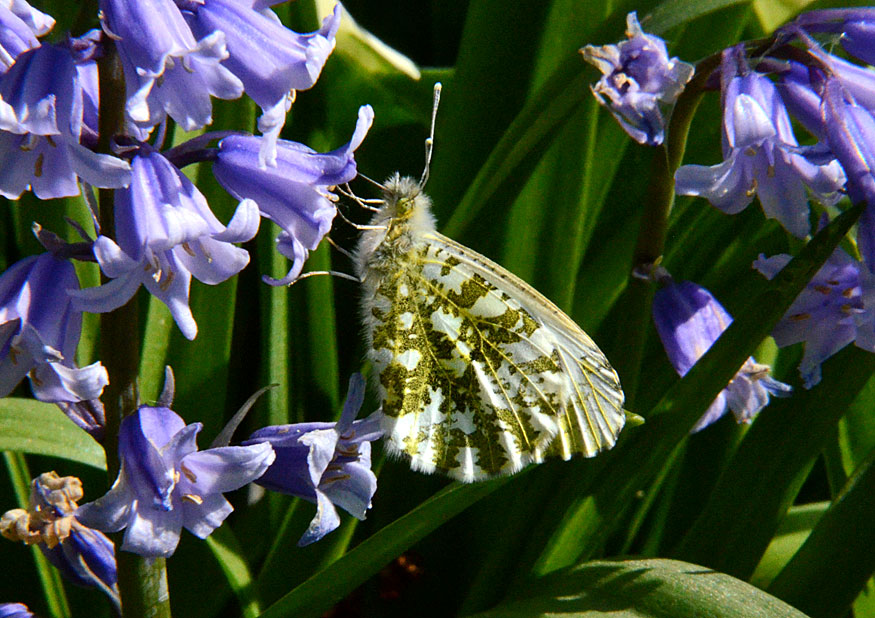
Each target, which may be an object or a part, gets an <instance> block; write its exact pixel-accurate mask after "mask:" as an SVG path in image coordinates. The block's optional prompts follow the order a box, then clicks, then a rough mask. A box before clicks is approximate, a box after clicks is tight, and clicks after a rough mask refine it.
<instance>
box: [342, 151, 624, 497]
mask: <svg viewBox="0 0 875 618" xmlns="http://www.w3.org/2000/svg"><path fill="white" fill-rule="evenodd" d="M426 169H427V168H426ZM430 207H431V200H430V199H429V198H428V196H426V195H425V193H423V190H422V186H421V182H417V181H416V180H415V179H413V178H407V177H404V178H402V177H400V176H399V175H397V174H396V175H394V176H392V177H391V178H389V179H388V180H387V181H386V182H385V183H384V186H383V200H382V206H380V207H379V208H378V209H376V212H375V214H374V215H373V217H372V220H371V222H370V225H368V226H366V228H367V229H365V230H364V231H363V233H362V236H361V238H360V240H359V245H358V249H357V251H356V254H355V266H356V271H357V275H358V277H359V278H360V280H361V282H362V286H363V297H362V306H361V308H362V315H363V321H364V325H365V332H366V334H367V345H368V356H369V358H370V360H371V362H372V365H373V368H374V370H375V372H374V373H375V377H376V382H377V387H378V390H379V394H380V398H381V400H382V414H383V420H382V423H383V429H384V431H385V438H386V440H385V443H386V444H387V447H388V448H387V450H388V451H389V452H390V453H391V454H399V455H402V456H404V457H406V458H408V459H409V461H410V465H411V467H412V468H413V469H414V470H418V471H421V472H426V473H431V472H435V471H440V472H443V473H445V474H448V475H449V476H451V477H452V478H454V479H457V480H460V481H464V482H472V481H479V480H483V479H487V478H491V477H493V476H496V475H501V474H510V473H513V472H517V471H519V470H520V469H522V468H523V467H524V466H526V465H528V464H529V463H535V462H540V461H542V460H543V459H544V458H545V457H547V456H558V457H562V458H563V459H570V458H571V457H572V456H573V455H575V454H581V455H583V456H586V457H592V456H595V455H596V454H598V453H599V452H600V451H603V450H605V449H609V448H611V447H612V446H613V445H614V443H615V442H616V440H617V436H618V434H619V433H620V430H621V429H622V428H623V425H624V423H625V420H626V415H625V413H624V410H623V400H624V396H623V391H622V389H621V387H620V381H619V378H618V377H617V373H616V372H615V371H614V369H613V368H612V367H611V365H610V363H608V360H607V359H606V358H605V355H604V354H603V353H602V352H601V350H599V348H598V346H596V344H595V343H594V342H593V341H592V339H590V337H589V336H588V335H587V334H586V333H584V332H583V330H582V329H581V328H580V327H579V326H577V324H575V323H574V322H573V321H572V320H571V318H569V317H568V316H567V315H565V314H564V313H563V312H562V311H561V310H560V309H559V308H558V307H556V306H555V305H554V304H553V303H551V302H550V301H549V300H547V299H546V298H545V297H544V296H542V295H541V294H540V293H539V292H537V291H536V290H535V289H534V288H532V287H531V286H529V285H528V284H527V283H525V282H524V281H522V280H521V279H519V278H518V277H516V276H515V275H513V274H512V273H510V272H509V271H507V270H506V269H504V268H502V267H501V266H499V265H498V264H496V263H495V262H493V261H491V260H489V259H488V258H486V257H484V256H482V255H480V254H479V253H477V252H475V251H473V250H472V249H469V248H468V247H465V246H464V245H461V244H459V243H457V242H455V241H453V240H451V239H450V238H447V237H446V236H444V235H442V234H440V233H438V232H437V231H436V229H435V220H434V217H433V216H432V214H431V210H430Z"/></svg>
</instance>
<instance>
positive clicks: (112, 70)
mask: <svg viewBox="0 0 875 618" xmlns="http://www.w3.org/2000/svg"><path fill="white" fill-rule="evenodd" d="M104 45H105V54H104V56H103V58H101V59H100V60H99V61H98V71H99V76H100V77H99V79H100V103H101V106H100V140H99V142H98V146H99V150H100V151H101V152H104V153H110V144H111V139H112V137H113V136H114V135H118V134H121V133H122V132H123V131H124V107H125V100H124V96H123V93H124V92H125V83H124V74H123V71H122V67H121V61H120V59H119V56H118V52H117V51H116V49H115V45H114V44H113V42H112V41H111V40H110V39H109V38H108V37H105V38H104ZM99 196H100V213H99V219H100V228H101V230H100V231H101V234H103V235H105V236H108V237H110V238H112V237H114V236H115V218H114V211H113V197H114V192H113V191H112V190H108V189H101V190H100V192H99ZM138 317H139V316H138V306H137V296H136V295H135V296H134V297H133V298H132V299H131V301H130V302H128V303H127V304H126V305H125V306H123V307H121V308H119V309H117V310H115V311H112V312H109V313H104V314H101V319H100V357H101V361H102V362H103V364H104V366H105V367H106V370H107V372H108V373H109V385H108V386H107V387H106V389H105V390H104V392H103V404H104V408H105V410H106V439H105V441H104V448H105V449H106V464H107V472H108V475H109V476H108V478H109V479H110V481H112V480H113V479H115V477H116V475H117V474H118V472H119V458H118V430H119V424H120V423H121V419H122V417H124V416H125V415H126V414H130V413H131V412H133V411H134V410H136V408H137V405H138V403H139V402H138V395H137V369H138V367H139V363H140V330H139V324H138ZM115 542H116V548H119V547H121V538H118V537H117V538H116V539H115ZM116 560H117V564H118V585H119V592H120V595H121V601H122V613H123V615H124V616H125V618H145V617H146V616H149V617H150V618H170V595H169V593H168V588H167V570H166V568H165V564H164V559H163V558H159V559H157V560H153V561H151V562H149V561H147V560H146V559H145V558H142V557H140V556H136V555H133V554H129V553H125V552H122V551H117V553H116Z"/></svg>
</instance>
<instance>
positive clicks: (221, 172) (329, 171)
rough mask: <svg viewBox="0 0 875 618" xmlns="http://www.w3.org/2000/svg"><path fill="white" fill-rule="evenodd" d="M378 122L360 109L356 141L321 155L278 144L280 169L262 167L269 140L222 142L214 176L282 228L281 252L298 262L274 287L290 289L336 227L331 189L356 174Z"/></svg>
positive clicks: (293, 144)
mask: <svg viewBox="0 0 875 618" xmlns="http://www.w3.org/2000/svg"><path fill="white" fill-rule="evenodd" d="M373 119H374V111H373V110H372V109H371V106H370V105H365V106H363V107H361V108H360V109H359V114H358V122H356V126H355V132H354V133H353V136H352V139H350V141H349V143H348V144H346V145H345V146H342V147H340V148H338V149H337V150H334V151H332V152H328V153H325V154H320V153H318V152H316V151H314V150H312V149H311V148H308V147H307V146H305V145H303V144H298V143H297V142H288V141H285V140H280V141H279V142H278V143H277V164H276V167H262V166H261V165H260V163H259V159H260V153H261V147H262V141H263V140H264V138H259V137H249V136H242V135H233V136H230V137H226V138H225V139H223V140H222V141H221V142H220V143H219V154H218V158H217V159H216V161H215V162H214V163H213V174H214V175H215V177H216V180H218V181H219V184H221V185H222V186H223V187H224V188H225V190H226V191H228V193H230V194H231V195H233V196H234V197H236V198H237V199H246V198H249V199H252V200H254V201H255V202H256V203H257V204H258V209H259V210H260V211H261V215H262V216H263V217H265V218H267V219H270V220H271V221H273V222H274V223H276V224H277V225H279V227H280V228H282V232H280V234H279V236H278V237H277V250H278V251H279V252H280V253H281V254H283V255H284V256H286V257H287V258H289V259H291V260H293V262H292V267H291V269H290V270H289V272H288V274H287V275H286V276H285V277H283V278H282V279H279V280H277V279H271V278H269V277H265V281H266V282H267V283H270V284H271V285H288V284H289V283H291V282H292V281H294V280H295V278H297V277H298V275H300V274H301V269H302V268H303V267H304V261H305V260H306V259H307V256H308V255H309V253H310V251H311V250H313V249H315V248H316V247H317V246H318V245H319V242H320V241H321V240H322V238H323V237H324V236H325V235H326V234H327V233H328V231H329V230H330V229H331V222H332V221H333V220H334V215H335V214H336V213H337V208H336V207H335V206H334V201H333V198H334V196H333V195H332V194H331V189H332V188H333V187H334V186H335V185H339V184H342V183H345V182H349V181H350V180H352V179H353V178H355V176H356V173H357V172H356V164H355V158H354V156H353V153H354V152H355V150H356V148H358V147H359V145H361V143H362V140H364V138H365V135H366V134H367V132H368V129H369V128H370V126H371V123H372V122H373Z"/></svg>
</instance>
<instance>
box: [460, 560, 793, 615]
mask: <svg viewBox="0 0 875 618" xmlns="http://www.w3.org/2000/svg"><path fill="white" fill-rule="evenodd" d="M524 591H525V592H524V594H522V595H519V596H518V597H516V598H513V599H509V600H507V601H505V602H504V603H502V604H501V605H499V606H498V607H495V608H493V609H491V610H489V611H486V612H482V613H479V614H475V616H477V618H528V617H531V616H569V617H571V616H578V617H584V616H586V617H592V618H595V617H597V616H610V617H611V618H700V617H701V616H708V617H709V618H758V617H759V618H781V617H784V618H804V616H805V614H803V613H802V612H800V611H798V610H796V609H794V608H793V607H791V606H789V605H787V604H786V603H784V602H782V601H780V600H778V599H776V598H775V597H773V596H770V595H768V594H766V593H765V592H763V591H762V590H760V589H758V588H755V587H753V586H751V585H750V584H748V583H745V582H743V581H741V580H739V579H735V578H734V577H731V576H729V575H725V574H724V573H718V572H716V571H712V570H711V569H708V568H705V567H702V566H698V565H695V564H690V563H688V562H680V561H677V560H662V559H651V560H599V561H594V562H587V563H585V564H582V565H580V566H576V567H574V568H571V569H568V570H563V571H560V572H557V573H553V574H551V575H547V576H545V577H541V578H539V579H536V580H534V581H532V582H530V583H529V585H527V586H525V587H524ZM472 618H473V617H472Z"/></svg>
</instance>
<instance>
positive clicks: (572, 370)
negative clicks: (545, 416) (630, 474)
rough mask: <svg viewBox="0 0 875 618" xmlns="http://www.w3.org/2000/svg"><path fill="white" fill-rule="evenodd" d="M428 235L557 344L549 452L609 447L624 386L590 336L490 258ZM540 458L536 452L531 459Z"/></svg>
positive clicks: (588, 452)
mask: <svg viewBox="0 0 875 618" xmlns="http://www.w3.org/2000/svg"><path fill="white" fill-rule="evenodd" d="M427 239H428V241H429V243H430V244H431V245H432V246H433V247H434V248H435V249H437V248H440V252H441V253H443V254H446V255H447V256H450V257H451V258H452V259H454V260H459V265H460V266H462V265H464V268H465V269H466V270H470V271H471V272H473V273H475V274H478V275H480V276H482V277H490V281H491V283H492V284H493V285H495V286H496V288H498V289H499V290H500V291H501V292H502V293H504V294H506V295H508V296H510V297H511V298H513V299H514V300H515V301H516V302H517V303H519V305H520V306H521V307H522V308H523V309H525V310H526V311H527V312H528V313H529V314H530V315H531V316H533V319H534V320H535V321H536V322H537V323H538V324H539V325H540V326H541V328H543V329H544V330H545V336H546V337H547V338H548V339H549V340H551V342H552V344H553V345H554V346H555V347H554V349H553V351H552V353H551V356H555V357H557V359H558V360H557V367H555V369H556V370H558V372H559V373H560V375H561V376H562V380H561V393H562V395H563V396H562V398H561V404H560V410H559V414H558V417H557V421H558V423H559V429H558V432H557V434H556V439H555V440H553V441H552V442H551V443H550V444H549V450H548V452H547V454H549V455H551V456H559V457H562V458H563V459H566V460H567V459H570V458H571V457H572V456H573V455H583V456H585V457H593V456H595V455H597V454H598V453H599V452H601V451H603V450H606V449H609V448H611V447H613V446H614V444H615V443H616V441H617V436H618V435H619V433H620V430H622V429H623V425H624V424H625V422H626V415H625V412H624V410H623V402H624V395H623V390H622V388H621V387H620V379H619V377H618V376H617V372H616V371H614V369H613V367H611V365H610V363H609V362H608V360H607V358H605V355H604V354H603V353H602V351H601V350H600V349H599V348H598V346H597V345H596V344H595V342H594V341H593V340H592V339H591V338H590V337H589V335H587V334H586V333H585V332H584V331H583V329H581V328H580V327H579V326H578V325H577V324H576V323H575V322H574V321H573V320H572V319H571V318H569V317H568V316H567V315H566V314H565V313H564V312H563V311H562V310H561V309H559V308H558V307H557V306H556V305H554V304H553V303H552V302H550V300H549V299H547V298H546V297H544V295H543V294H541V293H540V292H538V291H537V290H535V289H534V288H533V287H532V286H530V285H529V284H528V283H526V282H525V281H523V280H522V279H520V278H519V277H517V276H516V275H514V274H513V273H511V272H510V271H508V270H506V269H505V268H503V267H502V266H500V265H498V264H496V263H495V262H493V261H491V260H490V259H489V258H487V257H485V256H483V255H480V254H479V253H477V252H475V251H473V250H471V249H469V248H467V247H465V246H464V245H461V244H459V243H457V242H456V241H454V240H452V239H450V238H447V237H446V236H443V235H442V234H439V233H437V232H432V233H430V234H429V235H428V236H427ZM542 457H543V453H541V452H539V453H537V454H536V455H535V460H540V459H541V458H542Z"/></svg>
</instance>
